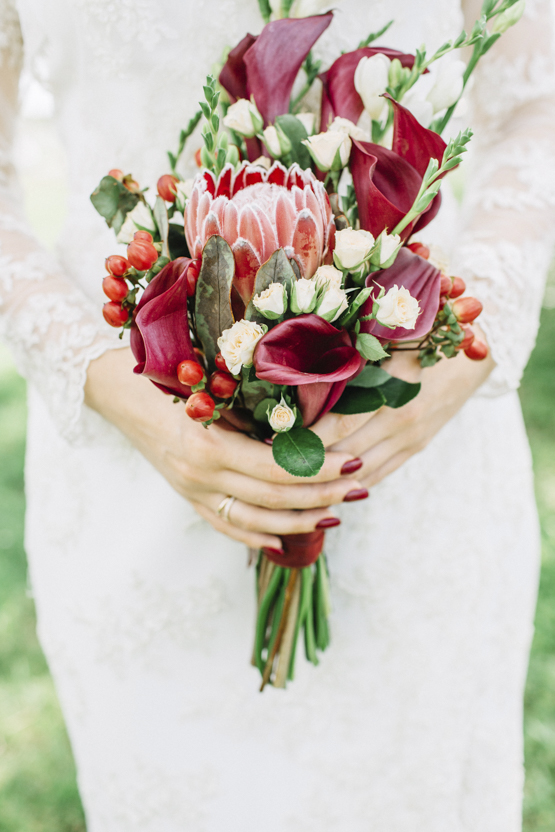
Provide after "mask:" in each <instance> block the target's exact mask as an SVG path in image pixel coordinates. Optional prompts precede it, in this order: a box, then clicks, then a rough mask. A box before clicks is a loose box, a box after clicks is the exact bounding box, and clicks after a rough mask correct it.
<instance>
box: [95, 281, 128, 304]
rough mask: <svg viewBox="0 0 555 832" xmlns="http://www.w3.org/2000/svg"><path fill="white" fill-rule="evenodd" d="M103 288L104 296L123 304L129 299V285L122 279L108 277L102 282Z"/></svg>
mask: <svg viewBox="0 0 555 832" xmlns="http://www.w3.org/2000/svg"><path fill="white" fill-rule="evenodd" d="M102 288H103V290H104V294H105V295H106V296H107V297H109V298H110V300H115V301H116V302H118V303H121V302H122V300H124V299H125V298H126V297H127V292H128V291H129V289H128V288H127V283H126V282H125V280H124V279H123V278H122V277H114V275H113V274H109V275H107V276H106V277H105V278H104V280H103V281H102Z"/></svg>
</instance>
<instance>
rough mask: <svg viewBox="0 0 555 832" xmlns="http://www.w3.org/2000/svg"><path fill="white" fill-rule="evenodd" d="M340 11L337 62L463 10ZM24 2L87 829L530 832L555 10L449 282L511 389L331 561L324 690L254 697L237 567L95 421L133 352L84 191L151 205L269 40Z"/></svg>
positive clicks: (63, 633)
mask: <svg viewBox="0 0 555 832" xmlns="http://www.w3.org/2000/svg"><path fill="white" fill-rule="evenodd" d="M337 5H338V12H337V15H336V20H335V22H334V24H333V28H332V29H331V30H330V31H329V32H328V33H326V35H325V36H324V38H323V43H322V47H321V50H320V51H321V54H322V55H323V56H324V57H325V58H326V60H329V59H331V58H332V57H333V56H334V55H337V54H338V53H339V51H340V50H341V49H349V48H353V47H354V46H356V45H357V44H358V42H359V40H360V39H361V37H363V36H365V35H366V33H367V32H369V31H372V30H376V29H378V28H380V27H381V26H382V25H383V24H384V23H385V22H387V20H389V19H390V17H395V19H396V23H395V25H394V26H393V27H392V29H391V30H390V32H389V33H388V36H387V38H386V40H387V42H388V43H389V44H391V45H393V46H395V47H398V48H401V49H404V50H407V51H414V48H415V47H417V46H418V45H420V43H422V42H424V41H425V42H426V44H427V45H428V46H429V48H433V47H435V46H438V45H439V44H440V43H442V42H443V41H445V40H446V39H447V38H448V37H451V36H453V35H456V34H457V33H458V31H459V30H460V27H461V26H462V14H461V10H460V8H459V6H458V5H457V3H456V0H434V2H433V3H432V2H427V0H393V1H392V0H387V1H386V0H343V2H340V3H339V4H337ZM17 7H18V13H19V19H20V22H21V26H22V30H23V40H24V43H25V60H26V62H27V65H28V67H29V68H30V69H31V70H33V69H34V68H36V67H37V66H38V65H39V63H40V65H42V66H44V65H46V66H48V70H49V77H50V84H51V89H52V91H53V93H54V96H55V101H56V116H55V118H56V122H57V125H58V128H59V130H60V134H61V136H62V139H63V141H64V144H65V146H66V149H67V159H68V169H69V177H70V183H69V184H70V211H69V219H68V222H67V225H66V228H65V231H64V234H63V236H62V240H61V243H60V255H59V261H58V262H50V261H47V260H46V259H45V256H44V254H43V253H42V252H41V251H40V249H39V247H38V246H37V245H36V244H35V243H34V242H33V241H32V240H31V239H29V238H28V236H26V235H27V231H26V230H25V229H24V228H23V227H22V225H21V221H20V218H19V214H18V213H17V209H16V208H15V207H14V205H15V194H16V193H17V187H16V186H15V185H14V184H13V178H12V175H11V170H10V167H9V162H8V147H9V142H10V138H11V120H12V119H11V116H12V115H13V113H12V112H11V109H10V107H11V108H12V109H13V102H14V100H15V96H14V91H15V82H16V79H17V71H18V67H19V65H20V63H21V40H20V36H19V34H18V31H19V30H18V25H17V17H16V16H15V14H14V11H13V8H12V7H11V5H10V4H9V3H7V2H6V0H0V14H1V16H0V21H1V23H2V25H1V26H0V32H1V34H2V37H1V38H0V49H1V50H2V60H3V65H2V79H3V80H2V87H1V92H2V95H3V97H4V101H3V105H4V106H3V107H2V109H1V110H0V113H1V115H0V118H1V119H2V125H1V126H2V136H3V138H2V146H1V148H0V149H1V152H2V156H1V161H2V170H3V172H4V181H3V188H2V193H1V194H0V198H1V202H2V205H1V213H2V228H1V229H0V232H1V233H0V243H1V246H2V248H1V252H0V257H1V264H2V268H1V269H0V297H1V300H2V306H1V307H0V312H1V317H0V320H1V322H2V323H1V325H2V333H3V336H4V337H5V339H6V340H7V342H8V343H9V345H10V346H11V348H12V350H13V351H14V354H15V355H16V357H17V359H18V364H19V367H20V369H21V371H22V372H23V373H24V374H25V375H26V377H27V378H28V379H29V382H30V396H29V404H30V425H29V445H28V456H27V471H26V478H27V489H28V515H27V549H28V553H29V559H30V567H31V577H32V582H33V587H34V592H35V597H36V602H37V610H38V618H39V631H40V636H41V640H42V643H43V645H44V648H45V652H46V654H47V657H48V659H49V662H50V666H51V668H52V672H53V674H54V677H55V680H56V683H57V686H58V690H59V693H60V698H61V701H62V705H63V708H64V712H65V715H66V719H67V722H68V727H69V731H70V735H71V739H72V743H73V747H74V751H75V755H76V760H77V766H78V774H79V783H80V787H81V792H82V795H83V800H84V804H85V809H86V812H87V818H88V829H89V832H139V831H140V832H184V830H187V832H189V830H190V832H221V830H224V829H225V830H241V832H255V830H256V832H258V830H260V829H264V830H267V832H284V831H285V830H286V829H287V830H290V832H311V830H316V829H318V830H319V832H326V831H327V830H329V832H343V830H345V829H349V830H350V832H363V830H364V832H367V830H369V829H371V830H372V832H415V830H424V829H425V830H426V832H445V830H447V829H448V830H449V832H463V830H464V831H465V832H466V830H472V832H517V830H519V829H520V801H521V788H522V739H521V708H522V691H523V685H524V679H525V672H526V662H527V653H528V648H529V644H530V639H531V635H532V621H533V610H534V602H535V592H536V583H537V573H538V534H537V520H536V515H535V507H534V501H533V490H532V477H531V462H530V455H529V451H528V447H527V443H526V438H525V434H524V430H523V425H522V419H521V415H520V411H519V404H518V399H517V396H516V393H515V392H510V391H511V390H512V391H514V389H515V388H516V386H517V385H518V379H519V377H520V374H521V372H522V369H523V367H524V365H525V363H526V361H527V358H528V355H529V352H530V350H531V348H532V346H533V342H534V338H535V333H536V330H537V323H538V310H539V305H540V299H541V293H542V288H543V281H544V277H545V271H546V265H547V262H548V259H549V255H550V250H551V245H552V234H553V228H554V227H555V222H554V211H553V205H552V201H551V200H552V193H553V189H552V187H550V184H549V183H550V182H552V181H553V175H554V173H553V170H554V169H553V154H554V148H553V135H554V133H553V126H554V124H553V121H554V108H553V103H552V101H551V100H548V99H547V98H544V99H541V98H539V97H538V90H540V92H541V94H542V95H543V96H547V95H548V94H551V92H552V90H553V84H552V71H553V70H552V63H551V57H550V56H551V52H550V48H551V47H550V41H549V33H550V22H549V11H548V9H549V6H548V4H547V3H546V2H542V0H537V2H535V3H534V4H533V6H532V8H531V10H530V12H529V13H528V14H527V17H526V18H525V19H524V20H523V21H522V22H521V23H520V24H519V27H518V29H517V30H515V31H514V32H511V33H509V34H507V35H506V36H504V38H503V39H502V40H501V42H500V44H498V45H497V46H496V47H495V48H494V49H493V50H492V52H491V53H490V57H489V59H488V63H489V65H490V67H492V70H491V72H492V79H491V80H490V81H488V79H487V77H486V74H485V73H484V72H482V74H481V76H480V79H479V80H478V81H477V83H476V84H475V85H474V90H475V94H474V101H475V117H473V120H472V123H473V126H474V127H475V129H476V132H477V134H478V135H477V141H476V145H477V148H476V150H475V152H474V154H473V155H474V161H473V165H472V175H471V176H470V178H469V187H468V197H467V200H466V206H465V210H464V220H463V223H462V224H461V223H458V224H457V225H455V224H453V222H452V223H451V228H450V232H451V236H452V237H453V238H454V240H455V243H456V245H455V246H454V253H453V256H454V258H455V259H454V262H455V263H457V264H460V268H464V270H465V275H466V276H467V277H469V278H470V279H471V280H472V281H473V284H475V287H476V292H477V293H479V294H480V296H481V297H483V299H484V300H485V302H486V310H485V315H484V324H485V328H486V331H487V333H488V337H489V338H490V340H491V344H492V347H493V353H494V356H495V358H496V360H497V363H498V368H497V370H496V372H495V377H494V378H493V380H492V382H490V383H488V384H487V385H485V386H484V388H483V389H482V390H481V391H479V393H478V395H476V396H475V397H474V398H473V399H472V400H471V401H469V402H468V403H467V405H466V406H465V407H464V408H463V409H462V411H461V412H460V413H459V414H458V415H457V416H456V417H455V418H454V419H453V420H452V421H451V422H450V423H449V424H448V425H447V426H446V427H445V428H444V429H443V430H442V431H441V433H440V434H439V435H438V436H437V437H436V439H435V440H434V441H433V442H432V443H431V445H430V446H429V447H428V448H426V450H425V451H423V452H422V453H420V454H419V455H418V456H416V457H414V458H412V459H411V460H410V461H409V462H408V463H407V464H406V465H405V466H404V467H403V468H402V469H401V470H399V471H397V472H396V473H395V474H394V475H392V476H390V477H389V478H388V479H387V480H386V481H385V482H383V483H382V484H381V485H380V486H378V487H376V488H375V489H374V490H373V494H372V497H371V500H370V501H368V502H367V503H366V502H365V503H361V504H358V505H349V506H345V507H344V508H343V509H342V517H343V525H342V526H341V527H340V529H339V530H338V531H336V532H334V533H333V534H328V544H327V551H328V554H329V560H330V568H331V573H332V581H333V593H334V612H333V620H332V627H333V644H332V647H331V649H330V650H329V651H328V652H327V653H326V654H325V656H324V657H323V659H322V662H321V665H320V667H318V668H317V669H315V668H313V667H312V666H309V665H307V664H306V663H305V662H304V660H303V659H302V657H301V656H300V655H299V661H298V673H297V676H298V678H297V679H296V680H295V682H294V684H292V685H290V686H289V688H288V689H287V691H286V692H283V691H276V690H268V691H266V692H265V693H264V695H262V696H261V695H259V694H258V693H257V674H256V672H255V670H254V669H253V668H252V667H250V666H249V653H250V647H251V644H250V639H251V636H252V627H253V617H254V592H253V586H252V582H253V575H252V573H251V572H249V571H247V569H246V568H245V565H244V563H245V556H244V549H243V547H242V546H240V545H238V544H235V543H233V542H232V541H230V540H229V539H227V538H224V537H222V536H219V535H217V534H216V533H215V532H213V531H212V530H211V528H209V527H208V526H207V525H206V524H205V523H204V522H203V521H202V520H200V519H199V518H198V517H197V515H196V514H195V513H194V511H193V510H192V508H191V507H190V506H189V505H188V504H187V503H185V502H184V501H183V500H182V499H181V498H180V497H178V496H177V495H176V494H175V493H174V492H173V491H172V490H171V488H170V487H169V486H168V485H167V483H166V482H165V481H164V480H163V479H162V478H161V477H160V475H159V474H158V473H156V472H155V471H154V470H153V469H152V468H151V466H150V465H149V464H148V463H147V462H146V461H145V460H144V459H143V458H142V457H141V456H140V455H139V454H138V453H137V452H136V451H135V450H134V449H133V448H132V447H131V446H130V445H129V443H128V442H127V441H126V440H125V439H124V437H123V436H122V435H121V434H120V433H119V432H118V431H117V430H116V429H115V428H113V427H111V426H110V425H108V424H107V423H105V422H104V421H103V420H102V419H101V418H100V417H98V416H96V414H91V413H90V412H88V411H87V408H84V407H82V396H83V393H82V387H83V379H84V374H85V372H86V366H87V364H88V361H89V360H90V359H91V357H93V356H95V355H98V354H100V353H101V352H102V351H103V350H105V349H108V348H110V347H112V346H114V345H115V346H117V345H118V344H119V342H117V340H116V339H115V338H114V335H113V333H112V332H111V331H108V328H107V327H105V326H104V325H103V323H102V319H101V317H100V305H101V302H102V296H101V291H100V278H99V274H100V273H101V266H102V260H103V258H104V257H105V256H107V255H108V254H111V253H114V251H115V247H114V242H113V235H112V234H111V232H109V231H108V230H107V229H105V228H104V227H103V224H102V221H101V220H100V218H99V217H98V216H97V215H96V214H95V213H94V211H93V209H92V207H91V206H90V203H89V200H88V196H89V194H90V192H91V191H92V190H93V188H94V186H95V185H96V183H97V182H98V180H99V178H100V177H101V176H102V175H103V174H104V173H105V172H106V171H107V170H108V169H109V168H111V167H114V166H115V167H122V168H124V169H125V170H126V171H128V170H129V171H132V172H133V174H134V176H135V177H136V178H137V179H138V181H139V182H140V183H141V184H142V185H144V184H147V183H148V184H151V185H152V184H153V183H154V182H155V181H156V178H157V176H158V175H159V174H160V173H161V172H163V171H164V170H165V167H166V161H165V157H164V150H165V148H166V147H169V148H170V149H171V148H172V147H173V145H174V142H175V140H176V136H177V134H178V131H179V128H180V127H181V126H182V125H183V124H185V123H186V121H187V120H188V119H189V118H190V117H191V115H192V114H193V112H194V111H195V109H196V101H197V97H198V94H199V90H200V89H201V85H202V82H203V79H204V76H205V74H206V72H207V70H209V69H210V68H211V67H212V65H213V63H214V62H215V61H217V60H218V59H219V57H220V55H221V54H222V51H223V49H224V47H225V46H226V45H233V44H234V43H236V42H237V41H238V40H239V38H240V37H242V35H243V34H244V32H245V30H246V29H247V28H249V27H250V29H251V31H257V30H259V29H260V26H261V24H260V18H259V14H258V7H257V3H256V0H219V2H217V0H135V2H131V0H125V1H124V0H122V2H117V3H114V2H113V0H94V2H93V0H73V2H69V0H49V2H48V3H44V2H43V0H18V2H17ZM517 31H518V33H519V34H518V36H517ZM503 44H506V46H503ZM498 47H500V48H498ZM4 79H5V84H4ZM488 113H491V115H489V116H488ZM197 145H198V142H195V140H194V139H193V140H192V141H191V143H190V148H189V154H188V156H187V158H186V160H185V164H186V165H190V163H191V154H192V153H193V151H194V150H195V149H196V146H197ZM517 193H518V200H516V202H517V204H516V205H515V204H514V203H515V195H516V194H517ZM517 209H518V210H517ZM461 232H464V233H461ZM428 236H429V238H430V239H434V240H435V241H437V240H438V239H439V236H440V227H439V225H436V230H434V229H433V228H430V229H429V234H428ZM458 267H459V266H458ZM70 443H72V444H70Z"/></svg>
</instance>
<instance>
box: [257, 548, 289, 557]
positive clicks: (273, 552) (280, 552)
mask: <svg viewBox="0 0 555 832" xmlns="http://www.w3.org/2000/svg"><path fill="white" fill-rule="evenodd" d="M262 551H263V552H264V554H265V555H270V556H271V555H277V556H279V557H280V558H282V557H283V556H284V554H285V552H284V551H283V549H270V547H269V546H265V547H264V548H263V549H262Z"/></svg>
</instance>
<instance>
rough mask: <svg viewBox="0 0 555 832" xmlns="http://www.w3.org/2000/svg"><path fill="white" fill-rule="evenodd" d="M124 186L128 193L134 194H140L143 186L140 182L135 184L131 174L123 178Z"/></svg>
mask: <svg viewBox="0 0 555 832" xmlns="http://www.w3.org/2000/svg"><path fill="white" fill-rule="evenodd" d="M123 184H124V185H125V187H126V188H127V190H128V191H131V193H132V194H140V192H141V186H140V185H139V183H138V182H135V180H134V179H133V177H132V176H131V174H128V175H127V176H124V177H123Z"/></svg>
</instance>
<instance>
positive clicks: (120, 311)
mask: <svg viewBox="0 0 555 832" xmlns="http://www.w3.org/2000/svg"><path fill="white" fill-rule="evenodd" d="M102 314H103V315H104V320H105V321H106V323H107V324H110V326H123V325H124V323H125V322H126V321H127V319H128V318H129V312H128V311H127V309H124V308H123V306H122V305H121V303H116V302H115V301H114V300H111V301H110V302H109V303H105V304H104V306H103V307H102Z"/></svg>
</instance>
